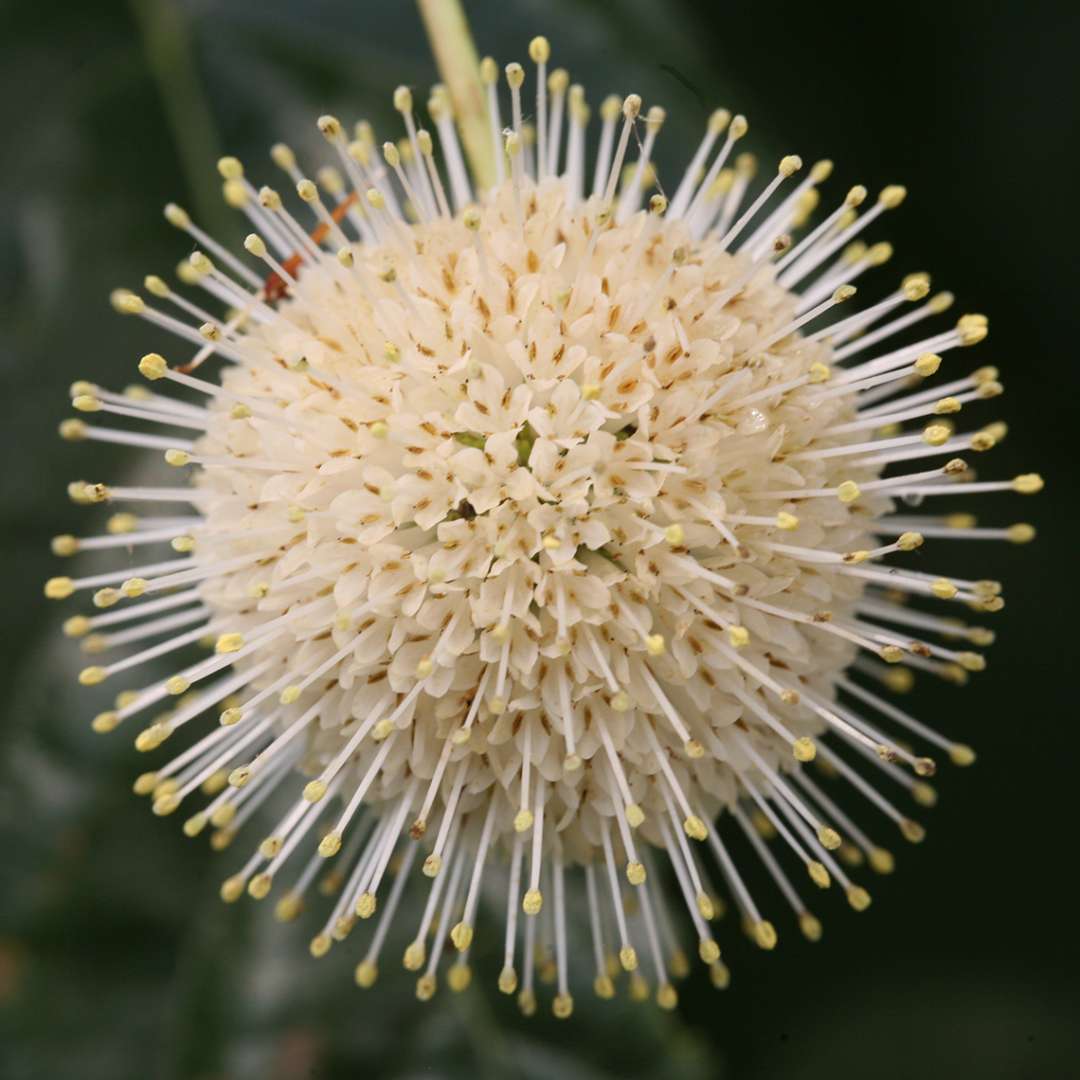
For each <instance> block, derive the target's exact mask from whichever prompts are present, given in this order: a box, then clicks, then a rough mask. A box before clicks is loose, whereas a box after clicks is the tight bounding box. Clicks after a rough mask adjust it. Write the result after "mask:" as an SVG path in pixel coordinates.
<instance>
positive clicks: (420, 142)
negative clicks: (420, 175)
mask: <svg viewBox="0 0 1080 1080" xmlns="http://www.w3.org/2000/svg"><path fill="white" fill-rule="evenodd" d="M416 145H417V146H418V147H419V148H420V153H421V154H423V155H424V157H428V158H429V157H431V155H432V154H433V153H435V144H434V142H432V139H431V132H430V131H425V130H424V129H423V128H421V129H420V130H419V131H418V132H417V133H416Z"/></svg>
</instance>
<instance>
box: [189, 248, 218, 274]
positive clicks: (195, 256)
mask: <svg viewBox="0 0 1080 1080" xmlns="http://www.w3.org/2000/svg"><path fill="white" fill-rule="evenodd" d="M188 262H189V263H191V267H192V269H193V270H195V271H196V272H198V273H199V274H209V273H210V272H211V271H212V270H213V269H214V264H213V263H212V262H211V261H210V259H209V258H207V256H206V255H205V254H204V253H203V252H201V251H193V252H192V253H191V254H190V255H189V256H188Z"/></svg>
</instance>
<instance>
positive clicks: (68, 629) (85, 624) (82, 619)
mask: <svg viewBox="0 0 1080 1080" xmlns="http://www.w3.org/2000/svg"><path fill="white" fill-rule="evenodd" d="M89 632H90V620H89V619H88V618H87V617H86V616H85V615H72V616H71V618H70V619H65V620H64V636H65V637H71V638H78V637H83V636H84V635H85V634H88V633H89Z"/></svg>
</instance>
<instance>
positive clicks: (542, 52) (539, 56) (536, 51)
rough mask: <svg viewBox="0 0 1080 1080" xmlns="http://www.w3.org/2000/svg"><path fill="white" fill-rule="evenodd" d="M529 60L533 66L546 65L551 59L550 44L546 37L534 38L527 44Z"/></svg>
mask: <svg viewBox="0 0 1080 1080" xmlns="http://www.w3.org/2000/svg"><path fill="white" fill-rule="evenodd" d="M529 59H530V60H531V61H532V62H533V63H534V64H546V63H547V62H548V60H550V59H551V42H549V41H548V39H547V38H546V37H542V36H538V37H534V38H533V39H532V41H530V42H529Z"/></svg>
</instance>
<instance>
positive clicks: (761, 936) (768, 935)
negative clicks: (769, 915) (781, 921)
mask: <svg viewBox="0 0 1080 1080" xmlns="http://www.w3.org/2000/svg"><path fill="white" fill-rule="evenodd" d="M751 932H752V933H753V935H754V941H755V942H756V943H757V946H758V948H759V949H775V948H776V942H777V937H776V927H774V926H773V924H772V923H771V922H769V921H768V920H767V919H762V920H761V921H760V922H756V923H754V925H753V928H752V931H751Z"/></svg>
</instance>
